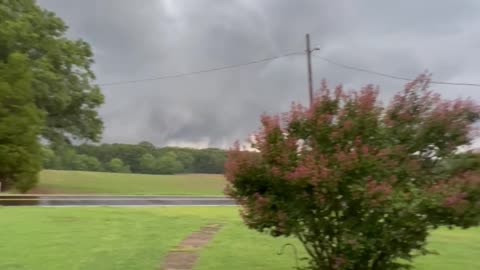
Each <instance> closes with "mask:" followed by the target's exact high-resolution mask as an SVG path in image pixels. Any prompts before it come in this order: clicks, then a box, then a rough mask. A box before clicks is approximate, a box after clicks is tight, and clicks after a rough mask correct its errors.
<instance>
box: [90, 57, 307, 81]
mask: <svg viewBox="0 0 480 270" xmlns="http://www.w3.org/2000/svg"><path fill="white" fill-rule="evenodd" d="M300 54H303V52H291V53H286V54H282V55H277V56H272V57H267V58H263V59H259V60H253V61H249V62H244V63H239V64H233V65H226V66H220V67H214V68H209V69H201V70H197V71H192V72H184V73H177V74H170V75H162V76H156V77H150V78H143V79H138V80H126V81H116V82H109V83H99V84H98V85H99V86H112V85H123V84H132V83H139V82H146V81H158V80H165V79H171V78H180V77H186V76H191V75H196V74H201V73H208V72H214V71H219V70H224V69H233V68H238V67H243V66H249V65H254V64H259V63H263V62H269V61H273V60H276V59H279V58H284V57H289V56H293V55H300Z"/></svg>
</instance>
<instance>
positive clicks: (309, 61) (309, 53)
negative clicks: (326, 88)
mask: <svg viewBox="0 0 480 270" xmlns="http://www.w3.org/2000/svg"><path fill="white" fill-rule="evenodd" d="M305 41H306V43H307V49H306V50H305V53H306V55H307V71H308V94H309V97H310V106H312V104H313V81H312V50H311V49H310V34H306V35H305Z"/></svg>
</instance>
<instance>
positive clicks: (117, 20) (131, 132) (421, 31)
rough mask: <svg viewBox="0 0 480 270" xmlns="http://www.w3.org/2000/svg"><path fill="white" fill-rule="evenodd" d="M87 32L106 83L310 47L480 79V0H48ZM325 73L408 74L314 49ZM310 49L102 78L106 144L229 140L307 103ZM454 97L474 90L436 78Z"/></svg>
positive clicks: (384, 84) (352, 77)
mask: <svg viewBox="0 0 480 270" xmlns="http://www.w3.org/2000/svg"><path fill="white" fill-rule="evenodd" d="M39 4H40V5H41V6H42V7H44V8H47V9H49V10H52V11H54V12H56V13H57V15H58V16H60V17H61V18H63V19H64V20H65V22H66V23H67V24H68V25H69V26H70V29H69V35H70V36H72V37H75V38H77V37H80V38H83V39H85V40H86V41H88V42H89V43H90V44H91V45H92V47H93V49H94V53H95V60H96V64H95V66H94V69H95V72H96V74H97V82H98V83H100V84H101V83H109V82H117V81H125V80H137V79H142V78H149V77H156V76H162V75H169V74H177V73H184V72H191V71H196V70H202V69H207V68H213V67H218V66H224V65H231V64H238V63H244V62H249V61H253V60H258V59H263V58H266V57H270V56H276V55H281V54H284V53H289V52H292V51H300V52H301V51H303V50H304V46H305V44H304V35H305V33H311V35H312V43H313V45H314V46H316V47H318V48H319V49H320V50H319V51H316V52H315V54H317V55H320V56H322V57H327V58H329V59H333V60H336V61H338V62H341V63H345V64H348V65H352V66H358V67H364V68H370V69H374V70H377V71H381V72H385V73H390V74H398V75H402V76H408V77H415V76H416V75H418V74H419V73H420V72H423V71H424V70H429V71H430V72H432V73H433V74H434V79H436V80H443V81H470V82H479V81H480V78H478V76H477V74H479V71H480V68H479V67H478V63H479V60H480V54H478V53H477V52H478V49H479V47H480V38H479V37H480V35H479V34H480V17H478V16H477V15H478V13H479V12H480V3H478V1H474V0H471V1H454V0H449V1H447V0H445V1H434V0H428V1H420V2H418V1H413V0H411V1H401V2H391V1H380V0H374V1H366V0H365V1H353V0H351V1H347V0H339V1H318V0H311V1H310V0H305V1H287V0H285V1H278V0H266V1H255V0H243V1H241V0H237V1H223V0H196V1H188V0H163V1H161V0H142V1H131V0H100V1H99V0H82V1H65V0H40V1H39ZM313 66H314V81H315V83H316V85H318V83H319V82H320V80H321V79H322V78H326V79H327V80H328V81H329V83H330V84H332V85H334V84H337V83H343V84H344V85H345V87H347V88H359V87H361V86H363V85H365V84H367V83H374V84H377V85H379V86H380V88H381V91H383V92H382V95H384V96H385V97H388V96H390V95H391V94H392V93H393V92H395V91H398V90H400V89H401V88H402V86H403V84H404V82H401V81H395V80H392V79H388V78H382V77H376V76H373V75H371V74H365V73H358V72H354V71H350V70H345V69H342V68H339V67H337V66H332V65H330V64H328V63H325V62H324V61H322V59H321V58H318V57H313ZM305 71H306V63H305V57H304V56H303V55H297V56H290V57H284V58H279V59H276V60H273V61H270V62H264V63H259V64H255V65H249V66H243V67H239V68H235V69H227V70H220V71H216V72H211V73H202V74H198V75H192V76H188V77H180V78H171V79H165V80H158V81H145V82H140V83H135V84H123V85H115V86H105V87H102V91H103V93H104V94H105V96H106V103H105V105H104V106H103V107H102V108H101V110H100V113H101V116H102V118H103V120H104V122H105V131H104V136H103V138H104V139H103V140H104V141H105V142H124V143H137V142H139V141H142V140H148V141H151V142H152V143H154V144H156V145H159V146H163V145H182V146H197V147H207V146H217V147H227V146H229V145H231V143H232V142H233V141H234V140H236V139H244V138H247V137H248V134H249V133H250V132H252V131H255V130H256V128H257V127H258V124H259V115H260V114H261V113H263V112H268V113H277V112H282V111H285V110H287V109H288V107H289V105H290V103H291V102H292V101H298V102H304V103H306V101H307V97H308V93H307V90H306V89H307V85H306V72H305ZM434 88H435V89H437V90H438V91H439V92H441V93H442V94H444V95H445V96H447V97H450V98H455V97H457V96H460V95H462V96H471V97H472V98H475V99H478V98H480V91H479V90H478V89H475V88H466V87H452V86H449V87H446V86H435V87H434Z"/></svg>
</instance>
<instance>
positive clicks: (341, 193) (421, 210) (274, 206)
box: [226, 75, 480, 270]
mask: <svg viewBox="0 0 480 270" xmlns="http://www.w3.org/2000/svg"><path fill="white" fill-rule="evenodd" d="M428 83H429V78H428V77H427V76H425V75H423V76H420V77H419V78H418V79H417V80H415V81H413V82H411V83H409V84H407V85H406V87H405V89H404V91H403V92H400V93H399V94H397V95H396V96H395V97H394V98H393V100H392V101H391V102H390V103H389V105H388V106H382V105H381V104H380V103H379V102H378V101H377V96H378V90H377V89H375V88H374V87H373V86H371V85H369V86H366V87H365V88H363V89H362V90H361V91H357V92H349V93H347V92H345V91H343V89H342V87H341V86H339V87H337V88H336V89H334V90H332V89H330V88H329V87H328V86H327V85H326V84H325V83H323V84H322V88H321V90H320V91H319V92H318V94H317V96H316V98H315V100H314V102H313V105H312V106H311V107H310V108H305V107H303V106H301V105H295V104H294V105H293V106H292V109H291V111H290V112H289V113H286V114H284V115H283V116H282V117H280V116H268V115H264V116H263V117H262V120H261V123H262V128H261V130H260V131H259V132H258V133H257V134H256V135H255V136H254V139H253V141H252V147H254V148H255V149H256V152H248V151H244V150H242V149H241V148H240V147H239V145H238V144H237V145H236V147H235V148H234V149H232V151H230V153H229V157H228V161H227V164H226V177H227V179H228V181H229V182H230V185H229V187H228V188H227V193H228V194H229V195H230V196H232V197H233V198H235V199H236V200H237V202H238V203H240V204H241V205H242V208H243V210H242V216H243V218H244V220H245V223H246V224H247V225H248V226H249V227H250V228H252V229H255V230H259V231H268V232H270V233H271V234H272V235H273V236H281V235H284V236H286V235H293V236H295V237H297V238H298V239H299V240H300V241H301V242H302V243H303V245H304V247H305V249H306V251H307V252H308V254H309V255H310V259H309V265H308V269H318V270H320V269H322V270H326V269H328V270H333V269H337V270H338V269H344V270H362V269H365V270H374V269H378V270H380V269H381V270H389V269H404V268H408V267H410V265H409V264H408V261H409V260H411V259H412V257H413V256H415V255H421V254H425V253H427V252H428V250H426V248H425V244H426V239H427V236H428V234H429V231H430V230H431V229H432V228H436V227H438V226H450V227H451V226H460V227H462V228H468V227H470V226H477V225H478V224H479V222H480V177H479V175H478V172H473V171H471V170H469V168H477V169H478V166H477V165H476V164H475V163H471V164H470V165H469V166H468V167H461V166H458V164H456V163H455V162H454V161H455V160H456V159H457V158H456V156H457V149H458V147H459V146H462V145H466V144H468V143H469V142H470V140H471V136H470V135H471V134H470V131H471V129H472V124H473V123H474V122H476V121H477V120H478V119H479V112H480V110H479V108H478V106H477V105H476V104H474V103H473V102H471V101H468V100H456V101H447V100H443V99H441V97H440V96H438V95H436V94H434V93H433V92H431V91H429V90H428ZM445 161H448V162H445ZM446 165H449V166H446Z"/></svg>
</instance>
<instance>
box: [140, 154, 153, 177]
mask: <svg viewBox="0 0 480 270" xmlns="http://www.w3.org/2000/svg"><path fill="white" fill-rule="evenodd" d="M156 166H157V160H156V159H155V157H154V156H153V155H152V154H144V155H143V156H142V157H141V158H140V172H142V173H155V169H156Z"/></svg>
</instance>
